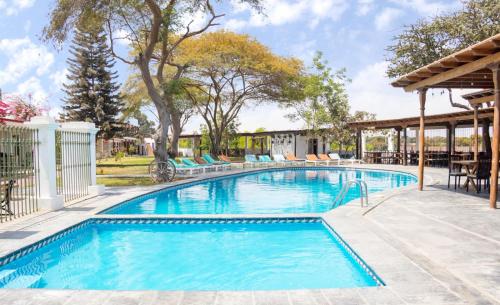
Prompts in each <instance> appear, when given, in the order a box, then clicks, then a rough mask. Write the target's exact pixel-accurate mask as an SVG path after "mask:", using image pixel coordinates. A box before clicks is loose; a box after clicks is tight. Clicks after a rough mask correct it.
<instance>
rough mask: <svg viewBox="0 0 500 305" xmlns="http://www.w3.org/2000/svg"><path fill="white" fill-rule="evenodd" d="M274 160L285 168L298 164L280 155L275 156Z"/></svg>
mask: <svg viewBox="0 0 500 305" xmlns="http://www.w3.org/2000/svg"><path fill="white" fill-rule="evenodd" d="M273 159H274V161H275V162H276V163H278V164H281V165H284V166H286V165H293V164H295V163H296V162H295V161H290V160H287V159H285V157H284V156H283V155H280V154H277V155H273Z"/></svg>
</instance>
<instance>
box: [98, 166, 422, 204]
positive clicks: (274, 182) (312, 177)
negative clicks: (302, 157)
mask: <svg viewBox="0 0 500 305" xmlns="http://www.w3.org/2000/svg"><path fill="white" fill-rule="evenodd" d="M351 179H362V180H364V181H365V182H366V183H367V185H368V192H369V193H375V192H379V191H383V190H387V189H393V188H398V187H402V186H406V185H409V184H413V183H415V182H416V181H417V180H416V178H415V176H413V175H410V174H405V173H401V172H393V171H374V170H360V169H343V168H294V169H272V170H264V171H260V172H254V173H246V174H239V175H233V176H228V177H222V178H216V179H210V180H207V181H201V182H195V183H191V184H188V185H184V186H178V187H175V188H167V189H164V190H161V191H158V192H154V193H151V194H147V195H143V196H140V197H138V198H135V199H132V200H129V201H126V202H124V203H121V204H119V205H117V206H115V207H113V208H111V209H109V210H107V211H105V212H104V213H105V214H263V213H266V214H280V213H322V212H326V211H328V210H330V209H331V205H332V202H333V201H334V199H335V197H336V195H337V193H338V192H339V191H340V190H341V188H342V186H343V185H344V183H346V182H347V181H348V180H351ZM357 198H359V189H358V187H356V186H353V187H351V189H350V190H349V193H348V194H347V196H346V198H345V200H344V203H346V202H349V201H351V200H353V199H357Z"/></svg>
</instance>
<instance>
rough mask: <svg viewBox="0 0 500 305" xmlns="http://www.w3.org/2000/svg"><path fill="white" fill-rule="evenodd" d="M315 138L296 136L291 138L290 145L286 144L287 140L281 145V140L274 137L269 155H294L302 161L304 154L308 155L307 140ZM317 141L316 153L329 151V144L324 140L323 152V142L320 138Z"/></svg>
mask: <svg viewBox="0 0 500 305" xmlns="http://www.w3.org/2000/svg"><path fill="white" fill-rule="evenodd" d="M281 138H283V135H281ZM312 138H315V137H310V136H302V135H297V136H296V137H292V139H291V141H290V142H291V143H288V142H289V141H288V139H289V138H286V139H285V141H284V143H281V139H278V138H277V137H276V136H275V138H274V143H273V144H272V150H271V154H273V155H274V154H282V155H285V156H286V155H287V154H290V153H292V154H295V155H296V156H297V157H298V158H302V159H304V158H305V157H306V154H307V153H308V151H307V149H308V140H309V139H312ZM295 139H296V141H297V144H296V146H295ZM317 139H318V153H319V154H321V153H327V152H329V150H330V147H329V142H328V140H327V139H325V150H323V140H322V138H321V137H317Z"/></svg>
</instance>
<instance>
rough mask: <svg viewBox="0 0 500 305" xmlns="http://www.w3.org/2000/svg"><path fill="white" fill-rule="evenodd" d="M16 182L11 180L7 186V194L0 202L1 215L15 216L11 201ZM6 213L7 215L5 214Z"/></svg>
mask: <svg viewBox="0 0 500 305" xmlns="http://www.w3.org/2000/svg"><path fill="white" fill-rule="evenodd" d="M14 183H16V181H15V180H9V182H8V183H7V184H6V185H5V193H4V196H3V199H2V201H0V215H14V212H12V209H11V208H10V200H11V199H12V190H13V189H14ZM4 212H5V213H6V214H4Z"/></svg>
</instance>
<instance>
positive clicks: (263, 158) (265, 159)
mask: <svg viewBox="0 0 500 305" xmlns="http://www.w3.org/2000/svg"><path fill="white" fill-rule="evenodd" d="M259 161H260V162H263V163H266V164H268V165H269V166H273V165H276V164H277V163H276V162H275V161H273V160H271V158H270V157H269V156H268V155H260V156H259Z"/></svg>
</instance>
